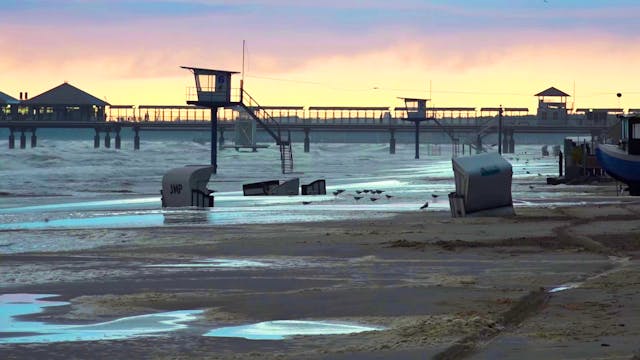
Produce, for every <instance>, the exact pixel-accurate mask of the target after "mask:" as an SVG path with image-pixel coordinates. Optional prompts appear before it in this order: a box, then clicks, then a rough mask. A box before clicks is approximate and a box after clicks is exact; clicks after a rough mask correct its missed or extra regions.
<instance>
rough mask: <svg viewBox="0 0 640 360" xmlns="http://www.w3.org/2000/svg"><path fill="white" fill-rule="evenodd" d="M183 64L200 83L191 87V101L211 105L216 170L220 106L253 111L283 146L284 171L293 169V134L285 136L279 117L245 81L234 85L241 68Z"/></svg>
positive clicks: (258, 121) (213, 158)
mask: <svg viewBox="0 0 640 360" xmlns="http://www.w3.org/2000/svg"><path fill="white" fill-rule="evenodd" d="M181 67H182V68H183V69H187V70H189V71H191V72H192V73H193V76H194V78H195V83H196V86H195V88H193V87H192V88H188V90H187V104H189V105H196V106H201V107H206V108H210V109H211V166H213V173H214V174H216V173H217V170H218V164H217V156H218V153H217V151H218V145H217V133H218V108H221V107H235V108H236V109H238V110H244V111H245V112H246V113H247V114H249V115H250V116H251V118H253V120H255V121H256V122H257V123H258V124H259V125H260V126H261V127H262V128H264V130H265V131H267V133H269V135H271V137H273V139H274V140H275V141H276V144H277V145H278V146H279V147H280V161H281V167H282V173H283V174H284V173H286V172H292V171H293V153H292V151H291V139H290V136H289V137H288V139H287V140H284V139H283V138H282V136H281V132H280V124H279V123H278V121H276V120H275V119H274V118H273V117H272V116H271V115H270V114H269V113H268V112H267V111H266V110H265V109H264V108H263V107H261V106H260V105H259V104H258V103H257V102H256V101H255V100H254V99H253V98H252V97H251V96H250V95H249V94H248V93H247V92H246V91H244V89H243V83H242V81H240V87H239V88H236V89H234V88H232V77H233V75H234V74H238V72H235V71H225V70H214V69H204V68H196V67H189V66H181Z"/></svg>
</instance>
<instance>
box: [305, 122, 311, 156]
mask: <svg viewBox="0 0 640 360" xmlns="http://www.w3.org/2000/svg"><path fill="white" fill-rule="evenodd" d="M310 131H311V129H309V128H304V152H306V153H308V152H309V150H310V148H311V146H310V140H309V132H310Z"/></svg>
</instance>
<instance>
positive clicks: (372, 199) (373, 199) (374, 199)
mask: <svg viewBox="0 0 640 360" xmlns="http://www.w3.org/2000/svg"><path fill="white" fill-rule="evenodd" d="M369 199H371V201H376V200H378V198H373V197H372V198H369Z"/></svg>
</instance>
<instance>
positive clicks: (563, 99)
mask: <svg viewBox="0 0 640 360" xmlns="http://www.w3.org/2000/svg"><path fill="white" fill-rule="evenodd" d="M534 96H537V97H538V114H537V117H538V122H539V123H555V124H559V123H563V124H564V123H566V122H567V97H569V96H571V95H569V94H567V93H565V92H564V91H562V90H558V89H556V88H555V87H553V86H552V87H550V88H548V89H546V90H544V91H541V92H539V93H537V94H535V95H534Z"/></svg>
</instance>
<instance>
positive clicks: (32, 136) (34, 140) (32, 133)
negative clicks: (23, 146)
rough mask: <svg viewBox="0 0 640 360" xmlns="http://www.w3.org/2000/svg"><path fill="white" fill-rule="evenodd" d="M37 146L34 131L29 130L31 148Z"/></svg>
mask: <svg viewBox="0 0 640 360" xmlns="http://www.w3.org/2000/svg"><path fill="white" fill-rule="evenodd" d="M37 144H38V138H37V137H36V129H35V128H33V129H31V147H32V148H34V147H36V145H37Z"/></svg>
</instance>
